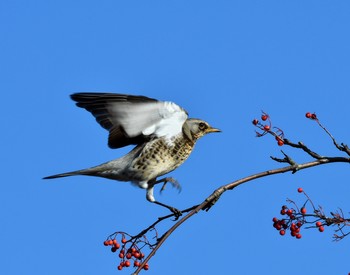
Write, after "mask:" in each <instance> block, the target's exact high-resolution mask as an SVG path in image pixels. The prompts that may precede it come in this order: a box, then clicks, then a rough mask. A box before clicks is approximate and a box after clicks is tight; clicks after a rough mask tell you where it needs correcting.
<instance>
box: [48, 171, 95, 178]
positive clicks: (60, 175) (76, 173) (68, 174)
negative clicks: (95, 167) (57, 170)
mask: <svg viewBox="0 0 350 275" xmlns="http://www.w3.org/2000/svg"><path fill="white" fill-rule="evenodd" d="M77 175H89V173H88V172H87V171H86V170H78V171H72V172H67V173H62V174H56V175H52V176H48V177H44V178H43V179H44V180H48V179H57V178H63V177H69V176H77Z"/></svg>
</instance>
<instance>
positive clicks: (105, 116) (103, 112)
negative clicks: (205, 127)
mask: <svg viewBox="0 0 350 275" xmlns="http://www.w3.org/2000/svg"><path fill="white" fill-rule="evenodd" d="M71 98H72V99H73V100H74V101H76V102H77V103H76V105H77V106H78V107H81V108H84V109H86V110H88V111H89V112H90V113H92V115H93V116H94V117H95V118H96V121H97V122H98V123H99V124H100V125H101V126H102V127H103V128H105V129H106V130H108V131H109V137H108V146H109V147H110V148H120V147H123V146H127V145H129V144H140V143H143V142H144V141H147V140H149V139H150V138H152V137H154V136H155V137H164V136H165V137H167V138H169V139H171V137H172V136H175V135H177V134H179V133H181V131H182V126H183V124H184V123H185V121H186V119H187V117H188V116H187V112H186V111H185V110H184V109H182V108H181V107H180V106H178V105H176V104H175V103H172V102H167V101H158V100H156V99H153V98H148V97H145V96H134V95H125V94H112V93H76V94H72V95H71Z"/></svg>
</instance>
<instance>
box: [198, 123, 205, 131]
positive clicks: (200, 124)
mask: <svg viewBox="0 0 350 275" xmlns="http://www.w3.org/2000/svg"><path fill="white" fill-rule="evenodd" d="M198 127H199V129H200V130H205V129H206V128H207V125H205V123H203V122H200V123H199V125H198Z"/></svg>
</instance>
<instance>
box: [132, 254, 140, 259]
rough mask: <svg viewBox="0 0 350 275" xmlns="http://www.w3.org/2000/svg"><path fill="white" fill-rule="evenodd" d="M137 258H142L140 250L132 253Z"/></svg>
mask: <svg viewBox="0 0 350 275" xmlns="http://www.w3.org/2000/svg"><path fill="white" fill-rule="evenodd" d="M132 255H133V256H134V257H135V258H136V259H139V258H140V255H141V254H140V253H139V252H135V253H133V254H132Z"/></svg>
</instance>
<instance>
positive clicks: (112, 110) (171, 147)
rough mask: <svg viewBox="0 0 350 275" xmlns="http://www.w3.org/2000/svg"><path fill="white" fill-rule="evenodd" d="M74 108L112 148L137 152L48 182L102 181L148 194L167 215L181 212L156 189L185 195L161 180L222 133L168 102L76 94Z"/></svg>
mask: <svg viewBox="0 0 350 275" xmlns="http://www.w3.org/2000/svg"><path fill="white" fill-rule="evenodd" d="M70 97H71V99H72V100H73V101H75V102H76V106H78V107H80V108H83V109H86V110H87V111H89V112H90V113H91V114H92V115H93V116H94V117H95V119H96V121H97V122H98V123H99V124H100V125H101V126H102V127H103V128H104V129H106V130H108V131H109V135H108V146H109V147H110V148H112V149H118V148H121V147H125V146H128V145H134V148H133V149H132V150H131V151H130V152H129V153H127V154H126V155H124V156H122V157H120V158H117V159H114V160H111V161H108V162H105V163H102V164H100V165H97V166H93V167H91V168H87V169H81V170H76V171H72V172H67V173H61V174H56V175H52V176H47V177H44V179H55V178H62V177H68V176H76V175H85V176H95V177H102V178H107V179H111V180H117V181H122V182H131V183H132V184H134V185H136V186H138V187H140V188H143V189H146V199H147V200H148V201H150V202H152V203H155V204H158V205H161V206H163V207H165V208H167V209H169V210H170V211H171V212H172V213H173V214H175V216H177V217H178V216H180V215H181V211H179V210H178V209H176V208H175V207H172V206H170V205H167V204H165V203H162V202H159V201H158V200H156V199H155V197H154V186H155V185H156V184H159V183H163V186H162V188H161V191H162V190H164V188H165V186H166V184H167V183H168V182H169V183H171V184H172V185H173V186H174V187H176V188H178V189H179V190H180V189H181V186H180V184H179V183H178V182H177V180H175V179H174V178H172V177H164V178H161V179H158V178H159V177H161V176H163V175H165V174H168V173H169V172H171V171H173V170H175V169H176V168H178V167H179V166H180V165H181V164H182V163H183V162H184V161H185V160H186V159H187V158H188V157H189V155H190V154H191V152H192V150H193V148H194V145H195V144H196V142H197V140H198V139H199V138H201V137H203V136H204V135H206V134H209V133H215V132H221V130H219V129H218V128H214V127H212V126H210V125H209V123H208V122H206V121H204V120H201V119H197V118H189V117H188V113H187V111H186V110H185V109H183V108H182V107H180V106H179V105H177V104H176V103H173V102H170V101H159V100H156V99H153V98H149V97H146V96H140V95H128V94H116V93H74V94H72V95H71V96H70Z"/></svg>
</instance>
